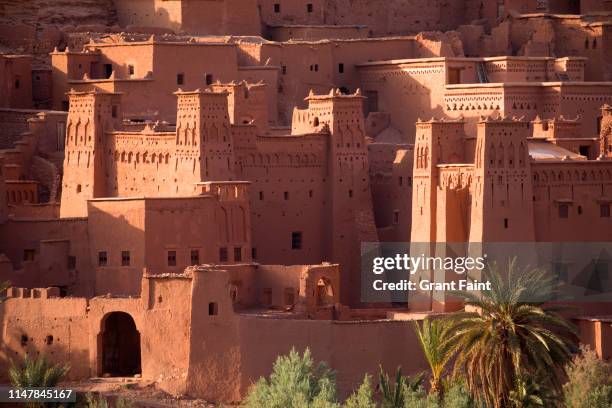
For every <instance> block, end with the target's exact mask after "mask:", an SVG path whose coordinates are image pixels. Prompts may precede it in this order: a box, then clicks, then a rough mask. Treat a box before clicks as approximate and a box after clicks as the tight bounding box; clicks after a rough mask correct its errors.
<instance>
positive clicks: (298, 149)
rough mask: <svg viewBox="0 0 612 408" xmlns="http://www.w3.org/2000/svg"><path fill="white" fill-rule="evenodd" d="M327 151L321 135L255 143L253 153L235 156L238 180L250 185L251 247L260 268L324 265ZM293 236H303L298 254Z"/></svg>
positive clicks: (261, 139)
mask: <svg viewBox="0 0 612 408" xmlns="http://www.w3.org/2000/svg"><path fill="white" fill-rule="evenodd" d="M326 149H327V138H326V136H325V135H302V136H299V137H296V136H287V137H278V136H270V137H258V138H257V150H256V151H255V152H253V153H250V152H247V151H245V152H242V153H240V152H239V161H240V162H241V171H242V173H241V174H242V176H240V177H241V178H243V179H248V180H251V182H252V186H251V218H252V220H253V242H254V244H253V246H254V251H255V255H256V259H257V261H258V262H261V263H271V262H275V263H281V264H287V265H291V264H296V263H317V262H320V261H321V260H322V259H324V245H325V244H324V243H323V242H322V240H321V237H322V236H323V235H324V234H325V231H326V226H325V224H324V221H323V218H322V217H323V213H324V211H325V208H326V204H325V202H326V201H327V200H326V194H327V188H328V184H327V183H329V181H326V177H327V176H328V173H327V165H326V161H327V151H326ZM279 219H280V220H281V221H278V220H279ZM273 220H276V221H273ZM294 232H299V233H301V237H302V238H301V240H302V245H301V248H299V249H292V234H293V233H294Z"/></svg>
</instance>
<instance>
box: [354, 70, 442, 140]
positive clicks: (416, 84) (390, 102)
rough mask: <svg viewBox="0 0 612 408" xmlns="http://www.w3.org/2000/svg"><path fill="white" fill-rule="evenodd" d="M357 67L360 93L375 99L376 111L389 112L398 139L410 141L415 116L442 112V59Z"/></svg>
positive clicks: (426, 117) (429, 116) (436, 114)
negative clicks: (400, 134) (397, 133)
mask: <svg viewBox="0 0 612 408" xmlns="http://www.w3.org/2000/svg"><path fill="white" fill-rule="evenodd" d="M359 70H360V74H361V80H362V87H363V88H362V90H363V92H364V95H365V96H366V97H368V98H370V99H376V101H377V102H376V104H375V105H376V106H377V108H378V111H380V112H387V113H389V114H390V118H391V121H390V125H391V126H392V127H393V128H395V129H397V130H399V131H400V132H401V133H402V135H403V140H402V142H404V143H413V142H414V135H415V130H414V124H415V123H416V121H417V119H418V118H424V119H428V118H431V117H432V116H441V115H442V114H443V106H442V101H443V90H442V87H441V86H442V84H445V83H446V82H447V77H446V76H447V73H446V63H445V61H444V60H440V59H433V60H422V61H413V62H410V63H409V64H399V65H396V64H385V63H380V64H375V65H361V66H360V68H359ZM398 101H402V103H398Z"/></svg>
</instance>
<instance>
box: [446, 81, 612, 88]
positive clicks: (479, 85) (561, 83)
mask: <svg viewBox="0 0 612 408" xmlns="http://www.w3.org/2000/svg"><path fill="white" fill-rule="evenodd" d="M529 86H530V87H539V86H551V87H552V86H612V82H582V81H554V82H535V81H534V82H489V83H479V82H477V83H471V84H452V85H448V84H447V85H445V87H446V89H466V88H513V87H517V88H518V87H529Z"/></svg>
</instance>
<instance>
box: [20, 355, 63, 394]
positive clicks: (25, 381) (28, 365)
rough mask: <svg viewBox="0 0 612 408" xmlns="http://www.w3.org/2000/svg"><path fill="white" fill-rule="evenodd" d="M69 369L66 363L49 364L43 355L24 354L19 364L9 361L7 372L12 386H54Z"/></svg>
mask: <svg viewBox="0 0 612 408" xmlns="http://www.w3.org/2000/svg"><path fill="white" fill-rule="evenodd" d="M69 370H70V367H69V366H68V365H64V366H60V365H56V364H50V363H48V362H47V360H46V359H45V358H44V357H40V358H37V359H32V358H30V356H28V355H27V354H26V356H25V357H24V359H23V361H22V362H21V363H20V364H16V363H15V362H13V361H11V367H10V368H9V372H8V374H9V379H10V381H11V384H12V385H13V386H14V387H20V388H31V387H55V386H56V385H57V384H58V383H59V382H60V381H61V380H62V379H63V378H64V377H65V376H66V374H68V371H69Z"/></svg>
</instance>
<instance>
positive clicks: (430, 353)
mask: <svg viewBox="0 0 612 408" xmlns="http://www.w3.org/2000/svg"><path fill="white" fill-rule="evenodd" d="M413 325H414V331H415V332H416V335H417V338H418V339H419V345H420V346H421V349H422V350H423V354H424V355H425V360H427V364H429V368H430V369H431V379H430V385H431V388H430V390H429V393H430V394H437V395H439V396H440V394H441V393H442V388H443V387H442V376H443V375H444V371H445V370H446V365H447V364H448V362H449V361H450V360H451V359H452V357H453V354H454V350H453V344H452V343H451V342H450V333H449V330H450V328H451V327H452V322H451V321H449V320H446V319H424V320H423V324H422V326H421V325H419V323H418V322H416V321H415V322H413Z"/></svg>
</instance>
